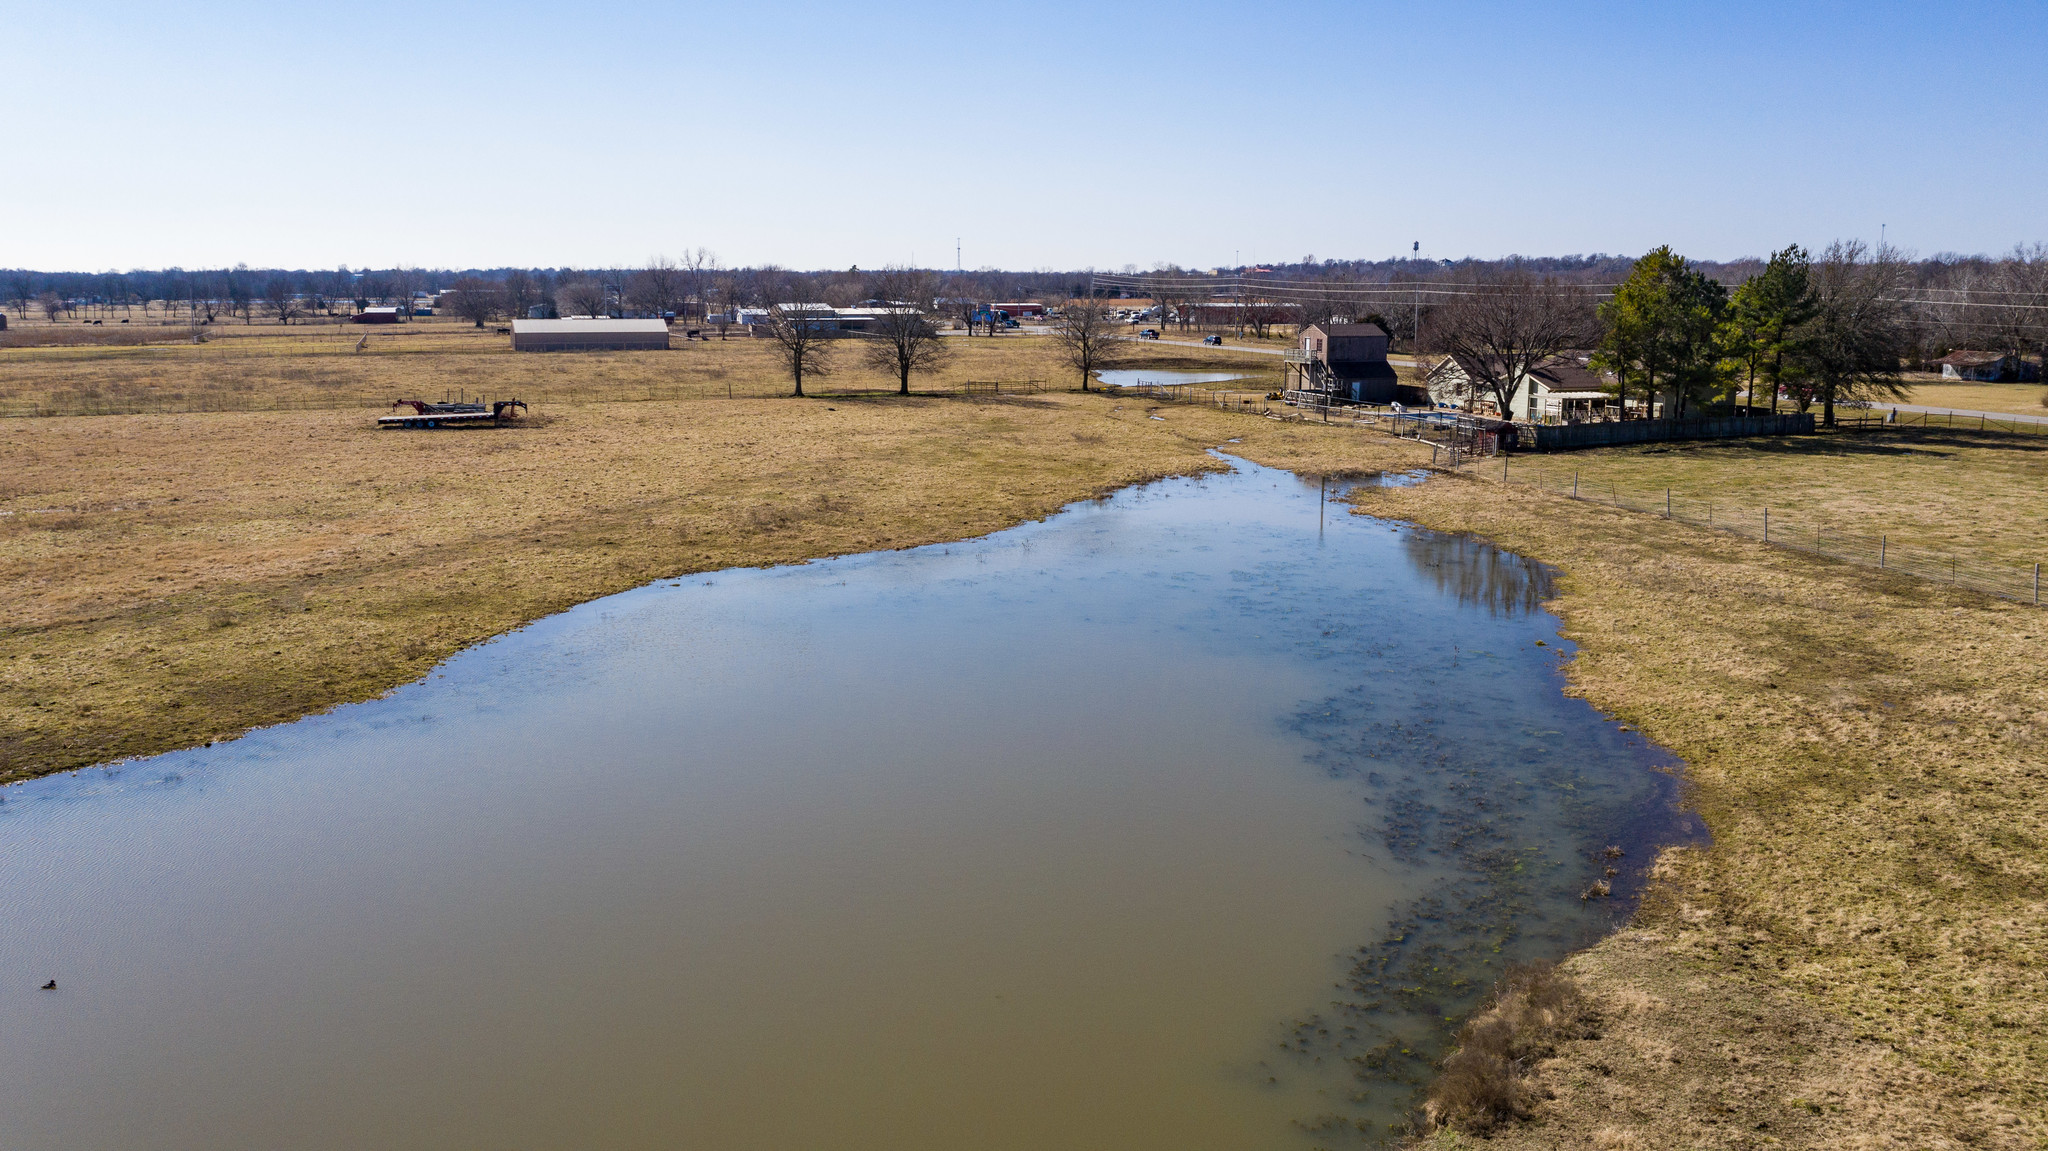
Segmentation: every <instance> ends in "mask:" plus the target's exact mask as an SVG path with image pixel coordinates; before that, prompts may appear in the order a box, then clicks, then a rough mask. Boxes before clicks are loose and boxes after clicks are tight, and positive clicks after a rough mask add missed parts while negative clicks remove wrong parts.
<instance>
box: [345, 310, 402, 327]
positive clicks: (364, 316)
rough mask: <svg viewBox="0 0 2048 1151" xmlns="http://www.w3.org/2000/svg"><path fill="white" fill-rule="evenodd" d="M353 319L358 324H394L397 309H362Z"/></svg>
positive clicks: (396, 319)
mask: <svg viewBox="0 0 2048 1151" xmlns="http://www.w3.org/2000/svg"><path fill="white" fill-rule="evenodd" d="M353 319H354V320H355V322H356V323H358V324H395V323H397V322H398V309H397V308H364V309H363V310H362V311H360V312H357V313H356V314H355V316H354V317H353Z"/></svg>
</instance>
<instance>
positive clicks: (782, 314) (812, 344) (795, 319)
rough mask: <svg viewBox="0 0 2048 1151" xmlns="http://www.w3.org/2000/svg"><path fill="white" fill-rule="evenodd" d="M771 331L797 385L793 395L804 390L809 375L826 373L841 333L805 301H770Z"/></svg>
mask: <svg viewBox="0 0 2048 1151" xmlns="http://www.w3.org/2000/svg"><path fill="white" fill-rule="evenodd" d="M768 334H769V335H770V336H772V337H774V339H775V350H776V352H777V353H778V354H779V355H780V356H781V359H782V366H783V368H784V370H786V371H788V372H789V378H790V380H791V381H792V382H794V383H795V385H796V390H795V391H794V392H792V393H791V394H792V395H797V396H801V395H803V394H804V377H805V376H822V375H825V374H826V373H827V372H828V371H829V369H830V367H831V363H830V361H831V357H832V341H833V339H834V338H835V337H836V336H837V333H836V332H835V331H833V330H832V329H831V328H829V327H827V326H826V324H825V321H824V320H822V319H821V318H820V317H818V316H817V315H816V314H815V313H812V312H809V311H807V310H806V309H805V308H804V306H803V304H802V303H800V302H799V303H793V304H789V303H770V304H769V305H768Z"/></svg>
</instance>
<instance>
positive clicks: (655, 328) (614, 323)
mask: <svg viewBox="0 0 2048 1151" xmlns="http://www.w3.org/2000/svg"><path fill="white" fill-rule="evenodd" d="M667 349H668V324H667V323H665V322H663V321H661V320H609V319H604V318H602V317H600V318H598V319H589V318H584V317H579V318H577V319H573V320H514V321H512V350H513V351H515V352H596V351H619V352H638V351H666V350H667Z"/></svg>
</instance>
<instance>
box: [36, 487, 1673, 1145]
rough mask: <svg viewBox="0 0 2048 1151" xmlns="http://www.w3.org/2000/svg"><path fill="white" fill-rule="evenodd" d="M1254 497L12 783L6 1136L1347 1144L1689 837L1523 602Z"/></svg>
mask: <svg viewBox="0 0 2048 1151" xmlns="http://www.w3.org/2000/svg"><path fill="white" fill-rule="evenodd" d="M1239 468H1240V470H1239V471H1238V472H1237V473H1236V474H1233V475H1223V476H1211V477H1206V478H1203V479H1198V480H1177V481H1167V482H1164V483H1159V484H1154V485H1151V486H1148V487H1146V488H1142V489H1137V490H1133V491H1128V492H1124V493H1122V494H1119V495H1117V496H1115V497H1113V498H1111V499H1108V500H1104V501H1101V502H1097V503H1091V504H1084V505H1077V506H1076V507H1074V508H1071V509H1069V510H1067V511H1065V512H1063V513H1061V514H1060V515H1058V516H1056V517H1054V518H1052V519H1051V520H1049V521H1047V522H1044V523H1039V524H1030V525H1026V526H1023V527H1020V528H1017V529H1015V530H1012V531H1007V532H1003V533H1000V534H998V535H995V536H991V537H988V538H986V539H981V540H975V541H970V542H968V543H964V544H954V545H950V546H935V547H928V548H921V549H917V550H915V551H907V552H898V553H884V554H878V555H868V556H856V557H850V558H846V559H840V560H833V561H827V562H820V563H814V564H809V565H804V566H798V567H789V568H778V569H770V570H747V571H732V572H721V573H717V574H715V575H711V576H701V577H694V578H691V579H688V580H685V581H671V582H666V583H662V584H658V585H653V586H650V587H647V588H642V589H640V590H637V591H633V592H629V593H626V594H624V595H618V596H613V597H610V598H608V599H604V600H599V601H596V602H593V603H590V604H587V605H584V606H582V607H579V608H577V609H575V610H573V611H570V612H567V613H564V614H562V615H560V616H556V617H553V618H551V619H548V620H544V621H542V622H540V623H537V624H535V625H533V626H531V627H528V628H526V629H523V630H521V631H519V632H516V633H514V634H512V635H509V636H506V637H503V638H501V639H499V640H497V641H495V642H493V643H490V644H488V645H485V646H483V647H481V648H478V649H474V650H472V651H470V652H467V653H464V654H462V655H460V656H458V657H456V658H454V659H452V660H450V661H449V662H448V663H447V664H445V665H444V666H443V667H442V668H441V669H440V670H439V671H437V672H436V673H435V674H433V675H431V676H430V677H428V678H427V679H425V680H422V681H420V682H418V683H415V684H412V685H409V686H407V687H405V688H402V689H400V690H398V691H397V692H394V693H393V694H392V695H391V696H390V697H389V698H387V699H384V700H380V701H377V702H373V703H369V704H363V705H358V706H352V707H346V708H341V709H339V710H337V711H335V712H334V713H332V714H329V715H324V716H317V717H313V718H309V719H306V720H303V721H300V722H298V723H294V724H289V725H285V726H282V727H278V728H273V729H270V730H266V731H262V732H258V733H255V734H252V735H250V736H248V737H245V738H243V739H240V740H236V741H233V742H231V743H226V744H222V745H219V746H216V747H213V748H205V749H194V750H190V751H185V752H178V753H174V754H170V755H164V756H159V757H156V758H154V759H149V760H142V761H136V762H131V763H126V764H121V765H116V766H113V767H109V768H103V769H93V770H89V771H83V772H77V773H72V774H70V775H66V776H62V777H54V778H50V779H45V780H39V781H34V782H31V783H27V784H22V785H18V786H15V787H12V788H8V789H6V790H5V792H4V796H5V802H4V804H0V900H4V920H0V922H4V924H5V926H4V928H0V973H4V974H0V1082H5V1083H6V1084H7V1087H6V1090H5V1091H4V1092H0V1131H4V1132H5V1133H6V1135H5V1138H4V1143H5V1146H6V1147H8V1148H10V1149H14V1151H28V1149H37V1148H59V1147H62V1148H94V1147H105V1148H116V1147H137V1146H149V1147H159V1148H181V1147H194V1148H197V1147H216V1146H264V1147H280V1148H284V1147H290V1148H328V1147H332V1148H342V1147H364V1146H377V1147H422V1148H425V1147H446V1146H479V1147H481V1146H491V1147H522V1148H555V1147H588V1146H602V1147H675V1146H701V1147H719V1148H770V1147H774V1148H788V1147H804V1148H892V1149H913V1151H914V1149H919V1148H941V1147H943V1148H954V1147H962V1146H971V1147H977V1148H999V1149H1000V1148H1020V1149H1021V1148H1045V1147H1083V1148H1085V1147H1104V1148H1109V1147H1115V1148H1140V1149H1142V1148H1162V1149H1165V1148H1172V1149H1175V1151H1199V1149H1202V1148H1217V1149H1224V1148H1229V1149H1233V1151H1242V1149H1246V1148H1267V1147H1270V1148H1285V1149H1294V1148H1303V1147H1306V1146H1308V1145H1309V1144H1310V1142H1311V1140H1312V1138H1313V1140H1314V1141H1316V1142H1319V1143H1322V1144H1325V1145H1327V1144H1331V1143H1334V1142H1339V1141H1344V1140H1350V1141H1356V1140H1357V1139H1358V1138H1359V1137H1360V1134H1359V1133H1360V1132H1361V1131H1365V1132H1370V1133H1378V1132H1383V1131H1384V1130H1385V1128H1386V1124H1387V1123H1389V1122H1391V1121H1393V1120H1396V1119H1397V1118H1398V1117H1399V1115H1400V1114H1401V1111H1402V1109H1403V1108H1404V1107H1405V1106H1407V1105H1408V1103H1409V1102H1410V1101H1411V1098H1412V1090H1413V1084H1414V1082H1415V1081H1416V1080H1417V1078H1418V1076H1419V1075H1420V1074H1421V1072H1422V1070H1423V1069H1424V1068H1425V1065H1426V1061H1427V1059H1428V1058H1429V1057H1430V1056H1432V1055H1433V1054H1435V1053H1437V1052H1438V1051H1439V1049H1440V1044H1441V1042H1442V1040H1443V1036H1444V1035H1445V1033H1446V1030H1447V1024H1446V1023H1445V1017H1446V1016H1455V1015H1457V1014H1458V1013H1460V1012H1462V1011H1463V1010H1465V1009H1467V1008H1468V1007H1469V1006H1470V1004H1471V1002H1472V1001H1473V1000H1474V998H1475V997H1476V996H1477V995H1478V994H1479V992H1480V990H1481V989H1482V988H1483V987H1484V986H1485V984H1486V983H1487V982H1488V981H1489V980H1490V978H1491V973H1493V972H1496V971H1498V969H1499V967H1500V965H1501V964H1502V963H1504V962H1507V961H1509V960H1511V959H1514V958H1517V957H1527V956H1533V955H1541V954H1551V955H1555V954H1559V953H1561V952H1562V951H1563V950H1564V949H1566V948H1569V947H1571V946H1574V945H1577V944H1579V943H1582V942H1584V941H1586V940H1588V939H1590V938H1591V937H1593V936H1594V935H1595V934H1597V933H1598V932H1599V931H1601V930H1603V929H1604V928H1605V927H1606V926H1607V925H1608V923H1609V922H1610V920H1611V917H1612V916H1613V915H1614V914H1616V913H1617V911H1618V910H1619V907H1620V906H1621V905H1620V904H1618V903H1585V902H1581V901H1580V900H1579V899H1578V898H1577V892H1578V891H1579V890H1580V889H1582V888H1583V887H1584V886H1585V884H1587V883H1588V882H1590V880H1591V878H1592V877H1593V876H1594V875H1595V874H1597V871H1598V869H1599V867H1600V866H1601V865H1600V863H1599V861H1597V860H1596V859H1595V858H1594V853H1595V852H1596V851H1597V850H1598V848H1599V847H1601V846H1604V845H1605V844H1607V843H1621V844H1624V845H1626V846H1627V847H1628V849H1629V852H1630V854H1629V855H1628V856H1627V860H1628V861H1629V862H1631V863H1639V862H1642V861H1644V860H1645V859H1646V858H1647V854H1648V852H1647V850H1646V849H1647V847H1648V846H1649V845H1650V844H1652V843H1655V842H1661V841H1669V840H1671V839H1673V838H1676V837H1679V836H1683V835H1686V834H1689V831H1688V827H1687V824H1686V821H1685V818H1684V817H1683V816H1680V815H1678V814H1676V813H1675V812H1674V811H1673V810H1672V808H1671V806H1670V799H1671V782H1670V779H1669V777H1667V776H1665V775H1662V774H1659V773H1658V772H1656V771H1654V770H1651V768H1652V767H1653V766H1654V765H1656V764H1658V763H1661V762H1664V761H1663V760H1662V759H1661V758H1660V757H1659V756H1658V755H1657V754H1656V752H1655V751H1654V749H1651V748H1646V747H1644V746H1643V745H1642V744H1640V743H1639V742H1636V741H1635V740H1634V738H1633V737H1631V736H1628V735H1625V734H1623V733H1621V732H1619V731H1618V730H1617V729H1616V728H1615V726H1614V725H1613V724H1611V723H1609V722H1607V721H1605V720H1603V719H1602V718H1601V717H1600V716H1599V715H1598V714H1597V713H1595V712H1594V711H1593V710H1592V709H1590V708H1589V707H1587V706H1586V705H1585V704H1583V703H1582V702H1580V701H1576V700H1571V699H1566V698H1565V697H1564V696H1563V695H1562V694H1561V693H1560V690H1559V689H1560V686H1561V679H1560V677H1559V675H1558V674H1557V671H1556V668H1555V665H1556V663H1557V662H1558V659H1559V655H1560V654H1561V653H1562V650H1563V649H1561V648H1560V647H1559V646H1558V645H1557V641H1556V637H1555V621H1554V620H1553V619H1552V618H1551V617H1549V616H1547V615H1546V614H1544V613H1543V612H1542V611H1541V609H1540V600H1541V597H1542V596H1543V595H1544V573H1543V571H1542V569H1540V568H1539V567H1537V566H1536V565H1533V564H1530V563H1528V562H1526V561H1523V560H1520V559H1518V558H1516V557H1512V556H1508V555H1505V554H1504V553H1501V552H1499V551H1497V550H1495V549H1492V548H1489V547H1486V546H1484V545H1480V544H1477V543H1474V542H1471V541H1468V540H1461V539H1457V538H1455V537H1447V536H1442V535H1437V534H1435V533H1430V532H1424V531H1419V530H1416V529H1412V528H1408V527H1402V526H1396V525H1389V524H1386V523H1383V522H1380V521H1376V520H1371V519H1366V518H1363V517H1358V516H1353V515H1350V514H1348V513H1347V512H1346V511H1345V510H1344V508H1343V507H1342V506H1341V505H1334V504H1327V505H1326V504H1325V503H1324V502H1323V501H1322V500H1321V499H1320V498H1319V490H1318V486H1317V485H1316V484H1315V483H1308V484H1304V483H1302V482H1301V481H1299V480H1297V479H1296V478H1295V477H1292V476H1290V475H1287V474H1285V473H1280V472H1274V471H1269V470H1266V469H1262V468H1256V467H1253V466H1251V465H1243V464H1241V465H1239ZM1539 639H1542V640H1545V641H1547V644H1548V646H1544V647H1537V646H1535V641H1537V640H1539ZM1618 879H1619V880H1620V881H1621V887H1620V889H1619V891H1618V894H1620V895H1624V896H1625V895H1627V894H1628V892H1629V891H1630V890H1632V884H1633V883H1634V881H1635V879H1636V877H1635V875H1634V874H1633V873H1632V872H1628V873H1625V874H1624V875H1622V876H1620V877H1618ZM53 977H54V978H56V979H57V980H59V983H60V990H58V991H56V992H43V991H39V990H35V988H36V987H37V985H39V984H40V983H41V982H42V981H43V980H44V979H47V978H53ZM1404 1050H1405V1052H1406V1054H1403V1051H1404ZM1310 1129H1314V1130H1315V1132H1316V1133H1315V1134H1314V1135H1313V1136H1311V1134H1310V1133H1309V1131H1310Z"/></svg>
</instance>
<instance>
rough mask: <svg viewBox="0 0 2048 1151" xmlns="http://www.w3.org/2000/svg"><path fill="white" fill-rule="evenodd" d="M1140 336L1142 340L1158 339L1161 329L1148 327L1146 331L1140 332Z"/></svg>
mask: <svg viewBox="0 0 2048 1151" xmlns="http://www.w3.org/2000/svg"><path fill="white" fill-rule="evenodd" d="M1138 338H1139V339H1141V340H1156V339H1158V338H1159V329H1158V328H1146V329H1145V330H1144V331H1142V332H1139V333H1138Z"/></svg>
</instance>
